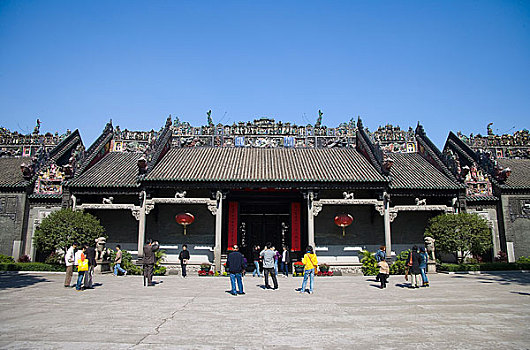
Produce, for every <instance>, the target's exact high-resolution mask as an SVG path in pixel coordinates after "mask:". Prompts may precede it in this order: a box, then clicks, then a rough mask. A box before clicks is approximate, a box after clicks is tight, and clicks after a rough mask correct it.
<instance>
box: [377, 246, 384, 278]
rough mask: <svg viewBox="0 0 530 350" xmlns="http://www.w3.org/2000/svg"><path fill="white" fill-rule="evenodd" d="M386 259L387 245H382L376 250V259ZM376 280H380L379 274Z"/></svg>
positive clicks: (378, 260)
mask: <svg viewBox="0 0 530 350" xmlns="http://www.w3.org/2000/svg"><path fill="white" fill-rule="evenodd" d="M385 259H386V247H385V246H384V245H382V246H380V247H379V249H378V250H377V251H376V252H375V260H376V261H377V262H380V261H381V260H385ZM375 280H376V282H377V281H379V275H377V276H375Z"/></svg>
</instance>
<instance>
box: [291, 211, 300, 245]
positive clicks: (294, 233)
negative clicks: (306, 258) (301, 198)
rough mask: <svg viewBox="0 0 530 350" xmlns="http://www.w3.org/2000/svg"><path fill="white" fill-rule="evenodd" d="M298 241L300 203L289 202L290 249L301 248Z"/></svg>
mask: <svg viewBox="0 0 530 350" xmlns="http://www.w3.org/2000/svg"><path fill="white" fill-rule="evenodd" d="M300 245H301V242H300V203H298V202H293V203H291V250H293V251H299V250H301V247H300Z"/></svg>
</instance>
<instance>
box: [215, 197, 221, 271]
mask: <svg viewBox="0 0 530 350" xmlns="http://www.w3.org/2000/svg"><path fill="white" fill-rule="evenodd" d="M215 199H216V202H217V210H216V213H215V247H214V251H213V256H214V265H215V271H221V234H222V230H223V193H222V192H221V191H217V193H216V195H215Z"/></svg>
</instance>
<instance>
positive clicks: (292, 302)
mask: <svg viewBox="0 0 530 350" xmlns="http://www.w3.org/2000/svg"><path fill="white" fill-rule="evenodd" d="M430 278H431V285H432V287H430V288H428V289H427V288H422V289H416V290H411V289H408V288H406V284H405V281H404V279H403V276H391V278H390V285H389V287H388V288H387V289H385V290H380V289H378V288H377V284H376V283H375V281H374V280H373V278H370V277H362V276H348V277H346V276H345V277H321V278H317V279H316V286H315V293H314V294H313V295H309V294H305V295H300V294H298V293H295V288H299V287H300V285H301V281H302V280H301V278H291V277H289V278H282V277H280V278H279V283H280V288H279V289H278V290H277V291H272V290H264V289H262V288H261V286H262V284H263V282H262V279H259V278H257V277H256V278H253V277H252V276H247V277H245V278H244V284H245V289H246V290H245V291H246V293H247V294H246V295H244V296H237V297H234V296H231V295H230V294H227V293H225V291H226V290H227V289H229V288H228V287H229V284H230V282H229V279H228V278H226V277H218V278H214V277H195V276H192V277H189V278H187V279H181V278H180V277H178V276H167V277H160V278H157V279H156V280H158V281H159V282H160V283H159V284H158V285H156V286H155V287H143V286H142V279H141V277H138V276H127V277H113V276H110V275H104V276H96V282H97V283H98V284H97V285H96V288H95V289H94V290H88V291H84V292H76V291H75V290H73V289H67V288H64V287H63V285H62V284H63V280H64V275H63V274H44V273H42V274H39V273H27V274H16V273H1V274H0V320H1V321H0V348H1V349H36V348H38V349H57V348H59V349H63V348H69V349H99V348H105V349H175V348H176V349H264V348H267V349H268V348H272V349H364V348H366V349H529V348H530V332H529V330H530V327H529V325H530V273H522V272H513V273H492V274H480V275H457V274H455V275H447V274H438V275H431V277H430Z"/></svg>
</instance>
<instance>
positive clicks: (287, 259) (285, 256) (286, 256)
mask: <svg viewBox="0 0 530 350" xmlns="http://www.w3.org/2000/svg"><path fill="white" fill-rule="evenodd" d="M289 265H291V255H290V253H289V248H288V247H287V246H285V245H284V246H283V252H282V264H281V267H282V269H281V270H282V272H283V275H284V276H285V277H288V276H289Z"/></svg>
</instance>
